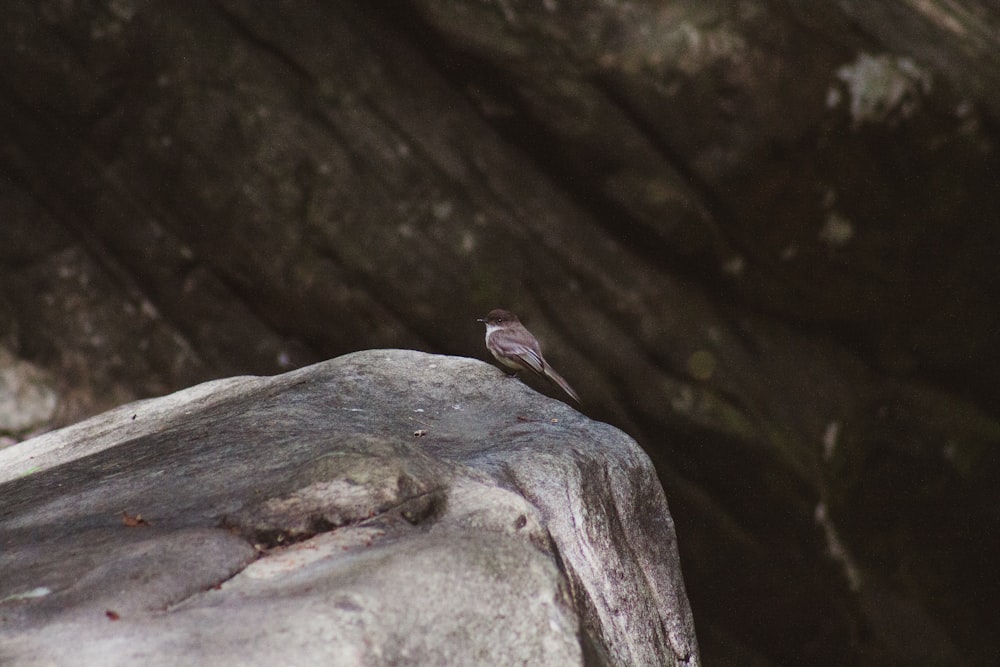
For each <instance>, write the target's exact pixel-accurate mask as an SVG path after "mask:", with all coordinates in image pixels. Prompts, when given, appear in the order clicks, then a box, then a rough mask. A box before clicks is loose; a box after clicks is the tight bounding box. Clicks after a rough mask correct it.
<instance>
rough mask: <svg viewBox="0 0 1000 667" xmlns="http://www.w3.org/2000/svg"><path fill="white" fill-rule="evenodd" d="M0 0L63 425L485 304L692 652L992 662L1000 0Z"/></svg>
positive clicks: (714, 658)
mask: <svg viewBox="0 0 1000 667" xmlns="http://www.w3.org/2000/svg"><path fill="white" fill-rule="evenodd" d="M4 7H5V10H4V21H3V22H0V136H2V137H3V140H2V141H0V175H2V177H0V220H2V224H0V344H2V345H3V346H5V347H6V348H7V349H9V350H10V351H11V352H12V354H13V355H14V356H15V358H16V359H18V360H21V361H24V362H26V363H29V364H32V365H33V366H34V367H36V368H39V369H41V371H42V372H44V374H45V376H46V377H47V378H49V379H50V380H51V383H52V384H51V385H50V386H51V388H52V389H53V390H54V391H55V392H56V393H57V395H58V406H57V409H56V413H55V416H54V417H53V419H52V420H51V422H50V425H51V426H59V425H65V424H68V423H72V422H75V421H77V420H78V419H80V418H82V417H85V416H88V415H92V414H95V413H96V412H99V411H101V410H104V409H107V408H109V407H112V406H115V405H119V404H121V403H124V402H127V401H129V400H132V399H135V398H141V397H148V396H154V395H160V394H164V393H167V392H169V391H173V390H175V389H178V388H181V387H187V386H191V385H193V384H195V383H197V382H200V381H202V380H207V379H211V378H218V377H226V376H232V375H240V374H246V373H251V374H260V373H277V372H281V371H283V370H289V369H292V368H297V367H300V366H303V365H305V364H307V363H310V362H312V361H315V360H318V359H324V358H331V357H334V356H337V355H340V354H344V353H346V352H350V351H353V350H358V349H369V348H373V347H405V348H415V349H423V350H426V351H431V352H436V353H448V354H460V355H463V356H480V357H482V358H486V353H485V351H484V350H483V346H482V331H481V328H480V327H479V326H478V325H476V324H475V322H473V319H474V318H475V317H479V316H482V315H483V314H485V313H486V312H487V311H488V310H489V309H491V308H494V307H507V308H510V309H512V310H514V311H516V312H518V313H519V314H520V315H521V316H522V318H524V319H525V321H526V323H527V324H528V325H529V327H530V328H531V329H532V331H534V332H535V334H536V335H538V336H539V338H540V339H541V340H542V342H543V345H544V346H545V349H546V356H547V357H548V358H549V359H550V361H552V363H553V365H554V366H556V367H557V368H559V370H560V372H562V373H563V374H565V375H566V376H567V379H568V380H569V381H570V382H571V384H572V385H573V386H574V387H576V388H577V389H578V390H579V391H580V392H581V394H582V397H583V400H584V408H583V409H584V411H585V412H586V413H587V414H588V416H591V417H594V418H597V419H600V420H602V421H607V422H610V423H613V424H615V425H616V426H619V427H621V428H623V429H625V430H626V431H627V432H628V433H629V434H630V435H632V436H634V437H635V438H636V439H637V440H638V441H639V443H640V444H641V445H642V446H643V448H644V449H645V450H646V451H647V452H649V454H650V456H651V458H652V459H653V460H654V463H655V464H656V466H657V469H658V472H659V475H660V478H661V480H662V481H663V484H664V486H665V487H666V488H667V490H668V494H669V496H670V498H671V508H672V510H673V513H674V517H675V519H676V520H677V527H678V533H679V539H680V547H681V549H682V553H683V555H684V557H685V575H686V577H687V578H688V581H687V583H688V592H689V594H690V598H691V603H692V607H693V609H694V612H695V614H696V616H697V617H698V628H699V639H700V645H701V648H702V652H703V656H704V658H705V662H706V663H709V664H734V665H744V664H748V663H755V664H780V665H785V664H823V663H826V664H836V665H841V664H852V663H857V662H869V663H885V664H900V663H913V662H920V661H923V662H930V663H939V664H940V663H963V662H964V663H971V664H987V665H992V664H996V663H997V662H998V659H997V656H998V655H1000V615H997V614H995V613H994V605H993V604H992V601H993V600H996V599H1000V579H998V578H997V577H993V576H990V573H991V571H992V570H991V568H992V564H993V563H995V562H997V561H998V560H1000V538H996V537H992V536H998V535H1000V515H998V513H997V511H996V507H998V506H1000V495H998V494H1000V492H998V489H1000V458H998V457H996V456H995V455H994V452H995V451H996V446H997V445H996V443H997V442H998V441H1000V420H998V415H1000V401H998V399H997V397H998V396H1000V347H998V346H997V345H996V338H997V336H996V332H997V331H998V330H1000V309H998V308H997V307H996V302H997V295H998V294H1000V264H998V262H997V261H996V258H997V257H998V256H1000V227H998V225H997V224H996V221H997V220H998V219H1000V197H998V196H997V185H996V184H997V174H998V173H1000V152H998V151H997V144H998V139H1000V132H998V129H997V128H1000V111H998V110H1000V92H998V91H1000V83H998V82H1000V55H998V54H1000V43H998V37H997V36H998V35H1000V30H998V26H1000V13H998V12H997V9H996V3H995V2H993V1H992V0H948V1H943V0H921V1H920V2H914V1H913V0H884V1H880V2H868V1H862V0H817V1H812V0H808V1H803V0H789V1H787V2H772V1H769V0H671V2H658V1H649V0H638V1H630V2H603V1H597V0H590V1H581V2H567V1H562V2H560V1H558V0H544V1H542V2H514V1H513V0H504V1H502V2H469V1H468V0H400V1H396V0H363V1H362V0H357V1H355V2H335V3H316V2H303V1H301V0H284V1H282V2H267V3H261V2H257V3H252V2H240V1H234V0H214V1H211V2H201V3H186V4H184V5H183V6H181V5H178V4H171V5H169V6H168V5H167V4H164V3H155V2H148V1H135V0H74V1H72V2H70V1H67V0H38V1H35V0H12V1H11V2H7V3H5V5H4ZM542 389H543V390H546V389H545V388H542ZM28 435H30V433H16V434H14V435H9V436H0V438H6V440H3V442H9V441H11V440H16V439H21V438H24V437H27V436H28ZM310 493H311V492H310ZM311 497H313V496H310V495H309V494H306V495H305V496H295V495H289V496H288V497H287V498H286V497H284V496H282V498H284V499H285V500H287V501H289V502H291V501H292V500H293V499H294V500H295V502H306V501H307V500H308V498H311ZM276 502H277V501H276ZM262 509H266V508H262ZM942 545H947V546H946V547H943V546H942ZM762 591H766V594H764V593H762Z"/></svg>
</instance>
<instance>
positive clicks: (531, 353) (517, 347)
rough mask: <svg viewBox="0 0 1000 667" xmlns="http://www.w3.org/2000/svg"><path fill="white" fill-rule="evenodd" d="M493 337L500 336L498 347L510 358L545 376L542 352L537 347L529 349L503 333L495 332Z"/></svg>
mask: <svg viewBox="0 0 1000 667" xmlns="http://www.w3.org/2000/svg"><path fill="white" fill-rule="evenodd" d="M493 335H494V336H501V339H500V341H498V342H499V343H500V346H501V347H503V349H504V350H506V351H508V352H509V353H510V355H511V356H513V357H517V358H518V359H520V360H521V363H523V364H524V365H525V366H527V367H528V368H530V369H531V370H533V371H534V372H536V373H538V374H539V375H545V360H544V359H542V351H541V350H539V349H538V348H537V347H529V346H527V345H522V344H520V343H517V342H516V341H514V340H512V337H511V336H509V335H508V334H507V332H505V331H497V332H496V333H494V334H493Z"/></svg>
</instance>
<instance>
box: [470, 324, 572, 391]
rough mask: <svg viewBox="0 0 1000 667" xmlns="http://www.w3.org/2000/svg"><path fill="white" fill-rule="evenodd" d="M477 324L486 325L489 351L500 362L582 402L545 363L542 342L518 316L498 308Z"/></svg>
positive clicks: (567, 384) (564, 381)
mask: <svg viewBox="0 0 1000 667" xmlns="http://www.w3.org/2000/svg"><path fill="white" fill-rule="evenodd" d="M476 321H477V322H482V323H484V324H485V325H486V349H487V350H489V351H490V353H491V354H492V355H493V356H494V357H496V359H497V361H499V362H500V363H501V364H503V365H504V366H507V367H508V368H513V369H514V370H517V371H523V370H528V371H531V372H532V373H535V374H536V375H540V376H542V377H544V378H545V379H547V380H549V381H550V382H553V383H555V384H556V385H558V386H559V388H560V389H562V390H563V391H565V392H566V393H567V394H569V395H570V396H572V397H573V400H574V401H576V402H577V403H580V397H579V396H577V394H576V392H575V391H573V387H571V386H569V383H568V382H566V380H564V379H563V377H562V376H561V375H559V373H556V372H555V370H553V368H552V367H551V366H549V364H548V362H546V361H545V357H543V356H542V348H541V346H540V345H539V344H538V340H537V339H536V338H535V337H534V336H533V335H531V332H530V331H528V330H527V329H525V328H524V325H523V324H521V321H520V320H519V319H517V315H515V314H514V313H512V312H510V311H509V310H503V309H501V308H497V309H495V310H491V311H490V314H489V315H487V316H486V317H481V318H479V319H478V320H476Z"/></svg>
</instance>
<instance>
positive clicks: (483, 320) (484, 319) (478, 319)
mask: <svg viewBox="0 0 1000 667" xmlns="http://www.w3.org/2000/svg"><path fill="white" fill-rule="evenodd" d="M476 321H477V322H482V323H483V324H486V318H485V317H477V318H476Z"/></svg>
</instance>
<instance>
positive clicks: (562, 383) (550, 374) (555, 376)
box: [542, 364, 583, 405]
mask: <svg viewBox="0 0 1000 667" xmlns="http://www.w3.org/2000/svg"><path fill="white" fill-rule="evenodd" d="M542 371H543V372H544V374H545V377H547V378H548V379H549V380H551V381H552V382H554V383H555V384H557V385H559V388H560V389H562V390H563V391H565V392H566V393H567V394H569V395H570V396H572V397H573V400H574V401H576V402H577V404H578V405H583V403H582V401H580V397H579V396H577V394H576V392H575V391H573V387H571V386H569V382H566V380H564V379H563V376H561V375H559V373H556V372H555V370H553V369H552V367H551V366H549V365H548V364H545V366H544V367H543V368H542Z"/></svg>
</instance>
